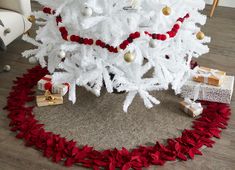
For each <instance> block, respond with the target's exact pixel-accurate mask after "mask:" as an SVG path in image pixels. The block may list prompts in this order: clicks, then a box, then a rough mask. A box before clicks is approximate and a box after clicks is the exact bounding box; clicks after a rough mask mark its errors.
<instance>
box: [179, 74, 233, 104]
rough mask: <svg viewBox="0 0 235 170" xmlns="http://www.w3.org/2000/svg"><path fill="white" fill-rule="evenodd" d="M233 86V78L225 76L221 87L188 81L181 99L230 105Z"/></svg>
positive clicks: (182, 91)
mask: <svg viewBox="0 0 235 170" xmlns="http://www.w3.org/2000/svg"><path fill="white" fill-rule="evenodd" d="M233 86H234V77H233V76H225V77H224V81H223V83H222V84H221V86H212V85H208V84H204V83H198V82H195V81H193V80H188V81H187V82H186V83H185V84H184V85H183V87H182V88H181V97H183V98H190V99H194V100H204V101H211V102H218V103H227V104H229V103H230V102H231V98H232V94H233Z"/></svg>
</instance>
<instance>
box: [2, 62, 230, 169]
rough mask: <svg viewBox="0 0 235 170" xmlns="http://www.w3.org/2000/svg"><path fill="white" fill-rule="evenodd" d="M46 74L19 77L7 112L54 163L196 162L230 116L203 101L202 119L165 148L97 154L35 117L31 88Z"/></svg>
mask: <svg viewBox="0 0 235 170" xmlns="http://www.w3.org/2000/svg"><path fill="white" fill-rule="evenodd" d="M46 74H48V71H47V70H46V68H45V69H43V68H41V67H40V66H36V67H34V68H32V69H30V70H28V73H27V74H24V75H23V76H22V77H17V80H16V81H14V86H13V87H12V90H11V92H10V94H9V97H8V98H7V106H6V108H5V109H7V110H8V111H9V114H8V117H9V118H10V119H11V122H10V124H9V126H10V127H11V130H12V131H14V132H16V133H17V134H16V137H17V138H19V139H23V140H24V141H25V145H26V146H31V147H34V148H36V149H38V150H40V151H42V152H43V155H44V156H45V157H47V158H49V159H51V160H52V161H53V162H56V163H61V162H64V164H65V166H72V165H75V164H76V165H79V166H83V167H88V168H93V169H97V170H98V169H99V168H102V167H103V168H106V169H109V170H115V169H116V168H122V170H129V169H130V168H133V169H141V168H143V167H149V166H150V165H164V164H165V163H166V161H174V160H176V159H180V160H183V161H186V160H187V159H193V158H194V156H195V155H202V153H201V151H200V150H199V149H200V148H201V147H202V146H203V145H205V146H207V147H212V146H213V144H214V143H215V142H214V141H213V140H212V138H213V137H216V138H220V133H221V129H226V126H227V125H228V123H227V122H228V120H229V116H230V114H231V111H230V107H229V106H228V105H226V104H219V103H211V102H202V104H203V105H204V106H205V109H204V111H203V114H202V115H201V117H200V118H198V119H196V120H194V121H193V129H191V130H187V129H186V130H184V131H183V132H182V135H181V136H180V137H178V138H173V139H168V140H167V143H166V145H162V144H160V143H159V142H156V144H155V145H153V146H139V147H138V148H134V149H132V150H130V151H128V150H127V149H125V148H122V149H121V150H118V149H112V150H105V151H97V150H95V149H93V148H92V147H89V146H83V147H78V146H77V145H76V142H74V141H68V140H67V139H66V138H63V137H61V136H60V135H56V134H53V133H52V132H46V131H45V129H44V125H43V124H40V123H39V122H38V120H36V118H35V116H34V114H33V108H34V107H29V106H27V105H26V104H27V102H31V101H33V100H34V99H35V96H34V94H35V92H34V91H33V90H32V89H33V87H34V86H35V85H36V84H37V82H38V81H39V80H40V79H41V78H42V77H43V76H45V75H46Z"/></svg>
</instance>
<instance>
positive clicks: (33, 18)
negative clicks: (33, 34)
mask: <svg viewBox="0 0 235 170" xmlns="http://www.w3.org/2000/svg"><path fill="white" fill-rule="evenodd" d="M28 20H29V22H31V23H34V22H35V21H36V18H35V16H34V15H30V16H29V17H28Z"/></svg>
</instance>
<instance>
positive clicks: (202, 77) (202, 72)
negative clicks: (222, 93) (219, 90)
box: [193, 67, 226, 86]
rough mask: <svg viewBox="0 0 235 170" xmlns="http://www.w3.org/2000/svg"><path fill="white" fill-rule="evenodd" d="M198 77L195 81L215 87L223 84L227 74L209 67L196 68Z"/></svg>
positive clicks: (194, 78)
mask: <svg viewBox="0 0 235 170" xmlns="http://www.w3.org/2000/svg"><path fill="white" fill-rule="evenodd" d="M194 70H195V71H196V75H195V76H194V77H193V80H194V81H196V82H200V83H205V84H209V85H213V86H220V85H221V84H222V82H223V79H224V76H225V75H226V72H224V71H220V70H214V69H211V68H207V67H196V68H195V69H194Z"/></svg>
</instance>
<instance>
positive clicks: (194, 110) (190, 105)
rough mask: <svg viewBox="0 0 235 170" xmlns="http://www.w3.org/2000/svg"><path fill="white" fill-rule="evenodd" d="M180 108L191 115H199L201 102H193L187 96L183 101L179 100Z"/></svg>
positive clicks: (201, 108) (201, 109)
mask: <svg viewBox="0 0 235 170" xmlns="http://www.w3.org/2000/svg"><path fill="white" fill-rule="evenodd" d="M180 108H181V110H183V111H184V112H185V113H187V114H189V115H190V116H192V117H197V116H199V115H200V114H202V111H203V107H202V105H201V103H197V102H194V101H192V100H191V99H189V98H185V99H184V101H182V102H180Z"/></svg>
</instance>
